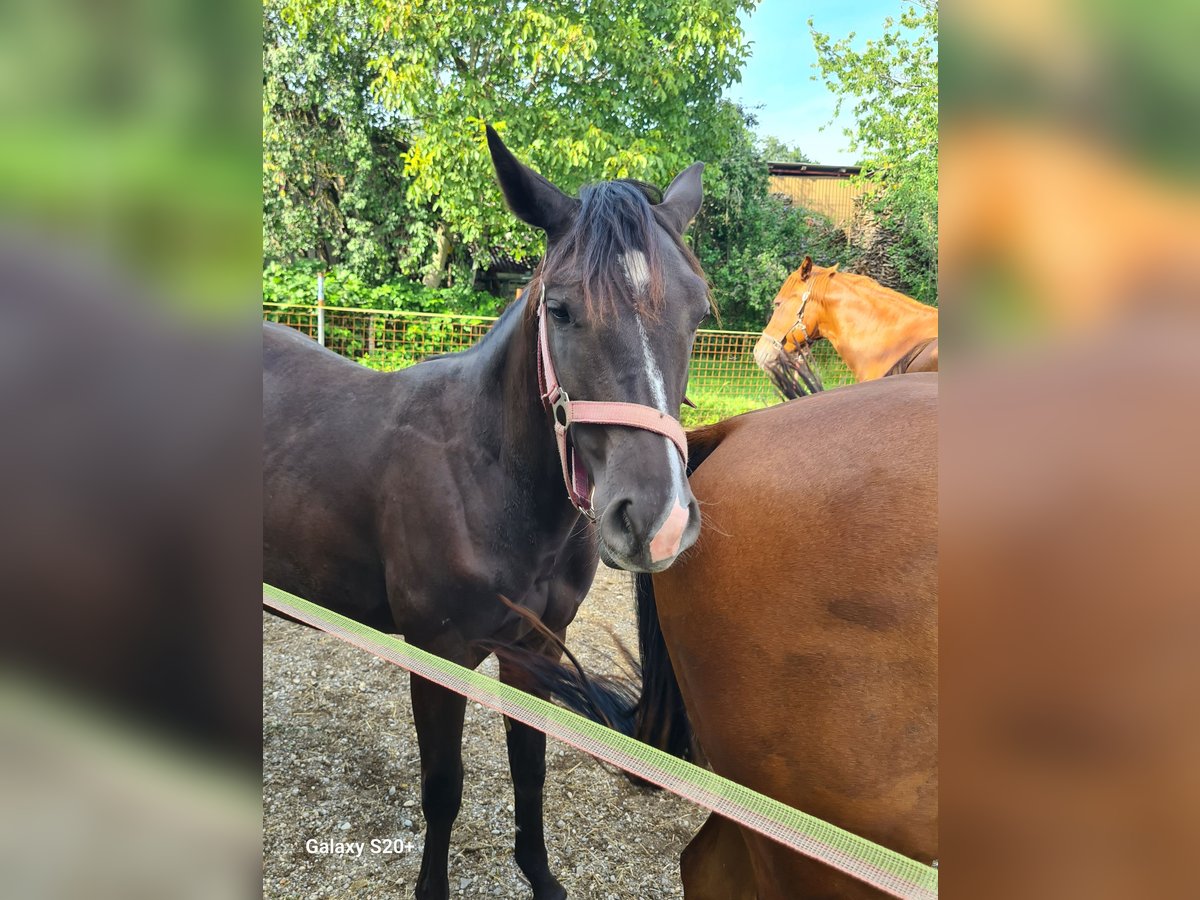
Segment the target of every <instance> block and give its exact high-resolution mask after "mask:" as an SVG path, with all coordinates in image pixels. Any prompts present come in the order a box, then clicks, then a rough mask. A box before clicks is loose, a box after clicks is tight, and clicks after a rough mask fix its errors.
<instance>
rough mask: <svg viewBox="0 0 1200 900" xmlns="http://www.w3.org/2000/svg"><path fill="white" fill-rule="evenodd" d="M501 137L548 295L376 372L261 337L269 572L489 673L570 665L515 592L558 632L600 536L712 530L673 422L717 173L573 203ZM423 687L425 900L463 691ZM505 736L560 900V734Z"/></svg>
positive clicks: (662, 561) (703, 309) (457, 751)
mask: <svg viewBox="0 0 1200 900" xmlns="http://www.w3.org/2000/svg"><path fill="white" fill-rule="evenodd" d="M487 137H488V144H489V147H490V149H491V155H492V162H493V164H494V166H495V168H496V174H497V177H498V179H499V182H500V187H501V189H502V190H503V192H504V196H505V199H506V200H507V201H508V205H509V206H510V208H511V209H512V211H513V212H514V213H515V214H516V215H517V216H518V217H519V218H521V219H522V220H523V221H525V222H526V223H528V224H530V225H533V226H535V227H537V228H540V229H542V230H543V231H545V232H546V238H547V248H546V254H545V257H544V259H543V261H542V263H541V265H540V267H539V269H538V271H537V273H536V277H535V282H534V285H535V287H534V289H533V290H531V291H528V292H527V293H526V295H525V297H523V298H522V299H521V300H519V301H517V302H516V303H514V304H513V305H512V306H511V307H510V308H509V309H508V310H507V311H506V312H505V313H504V315H502V316H501V317H500V319H499V320H498V321H497V322H496V324H495V325H494V326H493V327H492V329H491V330H490V331H489V332H488V334H487V336H485V337H484V338H483V340H482V341H480V342H479V343H478V344H476V345H475V346H474V347H472V348H471V349H470V350H466V351H464V352H462V353H456V354H451V355H449V356H444V357H439V358H436V359H431V360H428V361H426V362H423V363H421V364H419V365H416V366H413V367H412V368H409V369H405V370H403V371H399V372H374V371H371V370H369V369H366V368H363V367H362V366H359V365H356V364H354V363H352V362H350V361H348V360H346V359H343V358H341V357H339V356H336V355H335V354H333V353H331V352H329V351H327V350H325V349H324V348H322V347H319V346H318V345H317V344H315V343H314V342H313V341H311V340H309V339H308V338H306V337H304V336H302V335H300V334H299V333H297V332H295V331H291V330H290V329H287V328H283V327H281V326H267V327H266V328H265V329H264V334H263V431H264V438H265V453H264V459H263V501H264V509H263V569H264V573H263V577H264V580H265V581H267V582H269V583H271V584H274V585H276V586H278V587H280V588H283V589H284V590H286V591H290V592H292V593H295V594H299V595H301V596H304V597H307V598H309V599H311V600H312V601H314V602H316V603H319V604H321V605H323V606H326V607H328V608H330V609H333V610H335V611H337V612H340V613H342V614H343V615H346V616H349V617H351V618H353V619H356V620H358V621H360V622H363V623H365V624H367V625H370V626H372V627H375V628H378V629H380V630H383V631H387V632H389V633H400V634H403V635H404V636H405V638H406V639H407V640H408V641H410V642H411V643H413V644H414V645H416V646H418V647H422V648H424V649H426V650H428V651H430V652H432V653H436V654H438V655H440V656H442V657H445V658H447V659H450V660H453V661H455V662H458V663H460V664H463V665H467V666H471V667H474V666H477V665H479V663H480V662H482V660H483V657H484V655H485V654H484V653H481V652H480V650H479V646H480V642H481V641H483V640H486V639H503V640H509V641H517V642H519V643H522V645H523V646H526V647H531V648H534V649H536V650H537V651H538V652H547V653H550V654H555V658H557V656H556V654H557V652H558V651H557V648H556V647H554V646H544V645H543V643H544V642H543V639H542V638H541V637H540V636H539V635H538V634H536V633H534V634H531V633H530V629H529V626H528V625H527V624H526V623H525V620H524V619H523V618H522V617H521V616H519V615H517V614H516V613H515V612H514V609H513V608H510V607H508V606H506V605H505V603H504V602H502V599H501V597H503V598H507V599H510V600H511V605H512V607H515V608H522V609H526V610H530V611H532V612H534V613H536V614H537V615H538V616H540V617H541V618H542V620H543V621H544V622H545V623H546V624H547V625H548V626H549V627H550V628H551V629H553V631H554V632H555V633H557V634H562V633H564V632H565V629H566V627H567V625H568V624H569V623H570V622H571V620H572V619H573V618H574V616H575V612H576V610H577V609H578V607H579V604H580V602H581V601H582V599H583V597H584V595H585V594H586V593H587V591H588V588H589V587H590V585H591V582H592V578H593V576H594V575H595V571H596V564H597V550H599V553H600V555H601V556H603V557H604V559H605V560H606V561H608V562H609V563H610V564H613V565H619V566H621V567H623V568H626V569H629V570H631V571H643V572H645V571H658V570H660V569H662V568H664V567H666V566H668V565H670V564H671V562H673V561H674V559H675V557H676V556H677V555H678V554H679V553H681V552H682V551H684V550H686V549H687V548H688V547H689V546H690V545H691V544H692V542H693V541H694V540H695V538H696V535H697V534H698V533H699V530H700V514H699V508H698V506H697V503H696V501H695V499H694V498H693V496H692V494H691V491H690V490H689V488H688V486H687V480H686V478H685V475H684V462H685V459H684V454H685V453H686V443H685V439H684V437H683V429H682V427H681V426H679V423H678V422H677V421H676V420H675V419H674V415H675V414H677V413H678V410H679V405H680V403H681V401H682V400H683V396H684V388H685V385H686V381H687V368H688V358H689V356H690V353H691V346H692V341H693V337H694V333H695V331H696V328H697V326H698V325H699V324H700V321H701V319H703V318H704V316H705V315H706V314H707V312H708V308H709V299H708V288H707V285H706V284H705V282H704V279H703V277H702V276H701V275H700V273H699V265H698V264H697V263H696V261H695V258H694V257H693V256H692V255H691V253H690V252H689V251H688V250H687V249H686V247H685V246H684V244H683V242H682V235H683V231H684V229H685V227H686V226H687V224H688V223H689V222H690V221H691V219H692V218H693V217H694V216H695V215H696V212H697V210H698V209H699V206H700V197H701V188H700V166H699V165H694V166H692V167H690V168H688V169H686V170H684V171H683V172H682V173H680V175H679V176H678V177H677V178H676V179H675V181H674V182H672V184H671V186H670V187H669V188H668V189H667V191H666V194H665V195H663V197H662V200H661V202H659V203H654V202H652V197H653V196H654V194H655V193H656V192H654V191H653V189H648V188H647V187H646V186H645V185H638V184H635V183H632V182H621V181H617V182H605V183H602V184H597V185H592V186H590V187H586V188H584V189H583V191H582V192H581V196H580V198H579V199H575V198H572V197H568V196H567V195H566V194H564V193H562V192H561V191H559V190H558V189H557V188H556V187H554V186H553V185H552V184H550V182H549V181H547V180H546V179H545V178H543V177H542V176H540V175H538V174H537V173H535V172H533V171H532V170H530V169H528V168H526V167H525V166H524V165H522V164H521V163H520V162H518V161H517V159H516V157H514V156H513V155H512V154H511V153H510V152H509V150H508V149H507V148H506V147H505V146H504V144H503V143H502V142H501V141H500V138H499V137H498V136H497V135H496V133H495V132H494V131H492V130H491V129H488V132H487ZM572 398H573V399H572ZM560 417H561V418H560ZM676 441H678V443H676ZM564 482H566V483H564ZM585 513H586V515H585ZM597 544H598V546H597ZM500 675H501V678H503V679H504V680H506V681H509V682H510V683H511V682H512V681H513V680H514V679H517V680H519V679H520V677H521V675H520V673H514V672H513V671H512V670H511V669H510V668H509V667H507V666H504V665H503V664H502V666H501V671H500ZM411 690H412V706H413V718H414V719H415V720H416V727H417V742H418V744H419V746H420V755H421V805H422V809H423V811H424V814H425V823H426V833H425V842H424V843H425V846H424V851H423V855H422V859H421V870H420V874H419V876H418V878H417V883H416V895H417V897H418V898H420V900H444V898H446V897H448V896H449V893H450V888H449V880H448V873H447V856H448V852H449V847H450V831H451V827H452V825H453V823H454V819H455V817H456V816H457V815H458V810H459V805H460V803H461V800H462V785H463V767H462V748H461V743H462V728H463V712H464V708H465V704H466V701H465V700H464V698H463V697H461V696H459V695H458V694H455V693H452V692H451V691H447V690H444V689H443V688H440V687H437V686H435V685H433V684H431V683H430V682H427V681H425V680H423V679H421V678H413V679H412V682H411ZM509 726H510V727H509V728H508V729H507V741H508V755H509V764H510V767H511V770H512V777H513V785H514V790H515V794H516V803H515V818H516V827H517V837H516V859H517V863H518V865H519V866H520V868H521V870H522V871H523V872H524V873H525V876H526V877H527V878H528V879H529V881H530V883H531V884H532V886H533V893H534V896H535V897H536V898H538V900H561V898H563V897H564V896H565V892H564V891H563V888H562V886H561V885H560V884H559V882H558V880H557V879H556V878H555V877H554V875H553V874H551V872H550V869H549V865H548V862H547V856H546V845H545V840H544V835H543V825H542V787H543V782H544V780H545V773H546V769H545V749H546V737H545V735H544V734H542V733H541V732H539V731H536V730H534V729H531V728H528V727H526V726H524V725H521V724H519V723H516V722H511V723H509Z"/></svg>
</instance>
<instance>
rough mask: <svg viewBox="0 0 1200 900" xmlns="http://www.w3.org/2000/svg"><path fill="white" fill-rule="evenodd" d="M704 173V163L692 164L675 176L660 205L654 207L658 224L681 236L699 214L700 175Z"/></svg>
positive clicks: (702, 191) (702, 189) (700, 196)
mask: <svg viewBox="0 0 1200 900" xmlns="http://www.w3.org/2000/svg"><path fill="white" fill-rule="evenodd" d="M703 172H704V163H702V162H698V163H692V164H691V165H690V166H688V167H687V168H686V169H684V170H683V171H682V172H680V173H679V174H678V175H676V176H675V180H674V181H672V182H671V186H670V187H669V188H667V192H666V193H665V194H663V199H662V203H660V204H658V205H657V206H656V207H654V214H655V216H657V217H658V221H659V224H661V225H662V226H663V227H664V228H669V229H670V230H671V231H674V232H675V233H676V234H678V235H682V234H683V233H684V231H686V230H687V227H688V226H689V225H690V224H692V219H694V218H696V213H698V212H700V202H701V201H702V200H703V199H704V186H703V184H702V183H701V180H700V175H701V173H703Z"/></svg>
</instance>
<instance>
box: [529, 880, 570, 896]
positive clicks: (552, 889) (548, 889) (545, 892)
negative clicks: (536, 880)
mask: <svg viewBox="0 0 1200 900" xmlns="http://www.w3.org/2000/svg"><path fill="white" fill-rule="evenodd" d="M533 900H567V889H566V888H564V887H563V886H562V885H561V884H559V883H558V882H557V881H554V880H551V881H550V882H548V883H547V884H545V885H543V886H542V887H540V888H534V889H533Z"/></svg>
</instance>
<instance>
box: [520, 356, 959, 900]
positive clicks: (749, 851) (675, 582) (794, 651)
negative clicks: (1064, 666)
mask: <svg viewBox="0 0 1200 900" xmlns="http://www.w3.org/2000/svg"><path fill="white" fill-rule="evenodd" d="M797 433H802V434H804V435H805V440H803V441H794V440H781V439H780V435H789V434H797ZM688 444H689V448H690V454H691V456H690V458H691V465H692V467H693V469H694V471H693V474H692V476H691V486H692V491H693V493H694V494H695V496H696V498H697V499H698V500H699V501H700V502H701V504H703V506H704V530H703V534H702V535H701V538H700V540H699V541H698V542H697V544H696V545H695V547H693V549H692V550H691V551H689V552H688V553H687V554H685V555H684V556H683V557H682V558H681V559H680V560H679V561H678V562H676V563H675V565H674V566H672V567H671V568H670V569H668V570H667V571H665V572H661V573H659V574H656V575H653V576H650V575H638V576H637V577H636V587H637V597H638V624H639V632H640V644H641V654H642V659H641V667H642V687H641V691H640V696H639V697H637V698H636V699H633V698H631V697H630V694H629V692H628V689H623V688H622V687H621V686H620V685H614V684H612V683H605V682H603V681H602V680H601V681H597V680H596V679H588V678H586V677H583V676H582V675H581V674H580V673H579V672H577V671H576V670H573V669H568V668H565V667H563V666H555V667H550V666H548V665H540V666H539V663H540V662H542V661H540V660H527V662H529V663H530V664H531V665H532V666H533V667H537V668H538V678H537V680H538V682H539V684H541V685H542V686H543V687H544V688H547V689H549V690H550V691H551V692H553V693H555V694H557V695H558V696H559V697H560V698H561V699H563V700H564V701H565V702H567V703H568V705H571V706H573V707H574V708H575V709H577V710H578V711H580V712H582V713H584V714H585V715H589V716H591V717H592V718H595V719H597V720H599V721H607V722H609V723H611V724H613V725H614V727H618V728H620V729H621V730H622V731H625V732H626V733H630V734H634V735H636V736H637V737H640V738H641V739H642V740H645V741H647V742H648V743H651V744H653V745H655V746H658V747H660V748H662V749H664V750H668V751H670V752H672V753H675V754H677V755H688V753H689V752H690V751H692V741H691V735H690V734H689V726H688V723H689V722H690V726H691V729H692V730H693V731H694V737H695V741H696V743H698V745H699V749H700V750H701V751H702V752H703V754H704V756H705V757H707V759H708V762H709V763H710V764H711V765H712V768H713V769H714V770H715V771H716V772H718V773H719V774H721V775H724V776H726V777H727V778H731V779H733V780H734V781H737V782H739V783H741V784H744V785H747V786H748V787H751V788H753V789H755V790H757V791H761V792H762V793H764V794H767V795H769V796H771V797H774V798H775V799H777V800H780V801H782V802H784V803H787V804H789V805H791V806H793V807H795V808H797V809H801V810H803V811H805V812H808V813H811V814H813V815H816V816H818V817H820V818H822V819H825V820H826V821H828V822H832V823H834V824H835V825H838V826H841V827H842V828H845V829H848V830H850V831H852V832H854V833H855V834H858V835H861V836H863V837H866V838H869V839H871V840H873V841H875V842H876V843H879V844H882V845H884V846H886V847H890V848H891V849H893V850H896V851H897V852H900V853H903V854H905V855H907V856H909V857H911V858H913V859H916V860H920V861H924V862H927V863H932V862H933V861H934V860H935V859H936V858H937V855H938V831H937V811H938V800H937V748H938V745H937V686H938V685H937V658H938V657H937V623H938V611H937V585H938V575H937V537H938V532H937V378H936V376H932V375H906V376H904V377H901V378H888V379H884V380H882V381H876V382H871V383H867V384H861V385H851V386H848V387H845V388H840V389H838V390H834V391H829V392H823V393H819V394H816V395H814V396H812V397H810V398H808V399H806V400H805V401H804V402H803V403H784V404H780V405H778V406H773V407H770V408H768V409H764V410H759V411H756V412H751V413H747V414H745V415H741V416H736V417H734V418H731V419H727V420H725V421H723V422H720V423H718V424H716V425H712V426H709V427H707V428H701V429H698V430H696V431H693V432H691V433H690V434H689V436H688ZM798 482H799V483H801V484H802V485H803V490H799V491H797V490H795V489H794V487H795V485H796V484H797V483H798ZM681 872H682V876H683V884H684V896H685V897H686V898H687V900H731V898H733V900H742V898H745V900H755V898H757V900H773V898H784V897H787V898H796V897H839V898H868V897H871V898H874V897H879V896H882V895H881V894H880V893H879V892H878V891H876V890H875V889H874V888H870V887H868V886H867V885H865V884H862V883H860V882H857V881H855V880H853V879H851V878H850V877H849V876H846V875H843V874H842V873H840V872H838V871H836V870H834V869H831V868H828V867H826V866H824V865H823V864H821V863H818V862H815V861H813V860H811V859H809V858H807V857H803V856H800V855H798V854H796V853H795V852H793V851H791V850H789V849H787V848H785V847H783V846H782V845H780V844H777V843H775V842H774V841H771V840H769V839H767V838H765V837H763V836H762V835H760V834H758V833H757V832H753V831H749V830H743V829H742V828H740V827H739V826H735V825H733V824H731V823H730V822H729V821H728V820H727V819H723V818H721V817H719V816H717V815H715V814H714V815H712V816H710V817H709V819H708V821H707V822H706V823H705V825H704V827H703V828H701V830H700V832H699V833H698V834H697V835H696V837H695V838H694V839H693V840H692V842H691V843H690V844H689V845H688V847H687V849H686V850H685V851H684V853H683V857H682V860H681Z"/></svg>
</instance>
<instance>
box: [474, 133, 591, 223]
mask: <svg viewBox="0 0 1200 900" xmlns="http://www.w3.org/2000/svg"><path fill="white" fill-rule="evenodd" d="M487 142H488V150H489V151H490V152H491V154H492V165H493V166H495V168H496V180H497V181H499V182H500V190H501V191H503V192H504V199H505V201H507V203H508V208H509V209H511V210H512V211H513V215H515V216H516V217H517V218H518V219H520V220H521V221H522V222H525V223H527V224H529V225H532V226H533V227H534V228H540V229H542V231H544V232H546V236H547V237H551V238H553V237H557V236H558V235H560V234H562V233H563V232H565V231H566V230H567V229H568V228H570V227H571V223H572V222H573V221H574V219H575V211H576V210H577V209H578V208H579V201H578V200H575V199H574V198H572V197H568V196H567V195H566V194H564V193H563V192H562V191H560V190H559V189H558V188H556V187H555V186H554V185H552V184H551V183H550V182H549V181H547V180H546V179H545V178H543V177H542V176H541V175H539V174H538V173H537V172H535V171H533V169H531V168H529V167H528V166H526V165H524V164H523V163H522V162H521V161H520V160H519V159H517V158H516V157H515V156H513V154H512V151H510V150H509V149H508V148H507V147H506V146H504V141H502V140H500V135H498V134H496V130H495V129H494V128H492V126H491V125H488V126H487Z"/></svg>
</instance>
